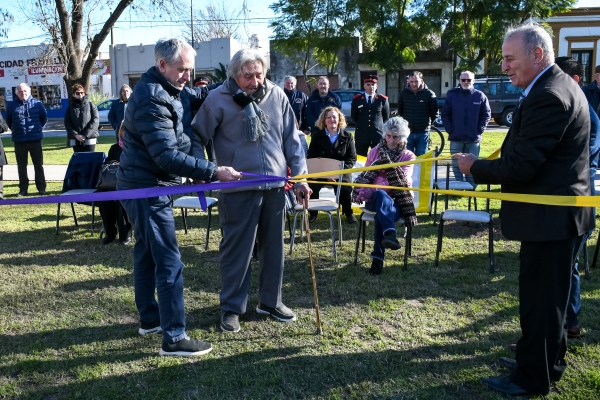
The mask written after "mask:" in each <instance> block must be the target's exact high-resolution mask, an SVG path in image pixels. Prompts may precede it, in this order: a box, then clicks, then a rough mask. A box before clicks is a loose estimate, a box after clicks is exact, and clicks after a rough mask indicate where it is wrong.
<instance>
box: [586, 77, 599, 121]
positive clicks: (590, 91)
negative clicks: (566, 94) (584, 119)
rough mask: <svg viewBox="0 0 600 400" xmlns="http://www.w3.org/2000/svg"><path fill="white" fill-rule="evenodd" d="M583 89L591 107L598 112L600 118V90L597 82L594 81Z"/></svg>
mask: <svg viewBox="0 0 600 400" xmlns="http://www.w3.org/2000/svg"><path fill="white" fill-rule="evenodd" d="M582 89H583V93H584V94H585V97H586V98H587V101H588V103H590V106H592V108H593V109H594V111H596V115H598V116H600V114H599V111H598V110H599V108H598V107H599V106H600V88H599V87H598V85H597V84H596V81H593V82H592V83H590V84H589V85H585V86H584V87H582Z"/></svg>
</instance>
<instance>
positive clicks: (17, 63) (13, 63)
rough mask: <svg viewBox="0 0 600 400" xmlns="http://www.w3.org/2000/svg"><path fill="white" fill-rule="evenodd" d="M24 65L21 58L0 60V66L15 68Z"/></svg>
mask: <svg viewBox="0 0 600 400" xmlns="http://www.w3.org/2000/svg"><path fill="white" fill-rule="evenodd" d="M23 65H25V62H24V61H23V60H2V61H0V68H17V67H22V66H23Z"/></svg>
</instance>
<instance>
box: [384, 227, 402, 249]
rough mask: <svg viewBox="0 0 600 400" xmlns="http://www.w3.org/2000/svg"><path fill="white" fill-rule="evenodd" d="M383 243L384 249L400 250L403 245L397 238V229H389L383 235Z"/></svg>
mask: <svg viewBox="0 0 600 400" xmlns="http://www.w3.org/2000/svg"><path fill="white" fill-rule="evenodd" d="M381 245H382V246H383V248H384V249H390V250H400V247H402V245H401V244H400V242H399V241H398V239H397V238H396V231H387V232H386V233H385V235H384V236H383V240H382V241H381Z"/></svg>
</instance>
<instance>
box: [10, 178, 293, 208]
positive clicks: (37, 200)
mask: <svg viewBox="0 0 600 400" xmlns="http://www.w3.org/2000/svg"><path fill="white" fill-rule="evenodd" d="M243 175H244V176H252V177H255V178H254V179H245V180H240V181H235V182H212V183H200V184H194V185H177V186H157V187H150V188H142V189H130V190H115V191H112V192H95V193H88V194H71V195H62V196H61V195H59V196H44V197H33V198H28V199H10V200H0V205H1V206H8V205H16V204H56V203H91V202H94V203H97V202H100V201H110V200H132V199H145V198H148V197H157V196H168V195H176V194H185V193H190V192H199V193H200V192H205V191H207V190H222V189H235V188H241V187H245V186H256V185H260V184H263V183H264V184H266V183H273V182H280V181H285V180H287V179H288V178H282V177H279V176H270V175H259V174H250V173H246V172H244V173H243ZM202 196H204V194H202ZM200 201H202V200H200ZM204 206H205V207H206V197H204Z"/></svg>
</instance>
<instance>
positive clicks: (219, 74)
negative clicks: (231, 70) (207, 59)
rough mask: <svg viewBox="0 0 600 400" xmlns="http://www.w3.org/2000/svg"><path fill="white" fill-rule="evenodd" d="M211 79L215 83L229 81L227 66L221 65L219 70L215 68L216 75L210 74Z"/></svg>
mask: <svg viewBox="0 0 600 400" xmlns="http://www.w3.org/2000/svg"><path fill="white" fill-rule="evenodd" d="M209 77H210V79H211V80H212V81H213V83H216V82H224V81H225V80H227V66H225V65H223V64H221V63H219V68H215V73H214V74H210V76H209Z"/></svg>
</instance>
